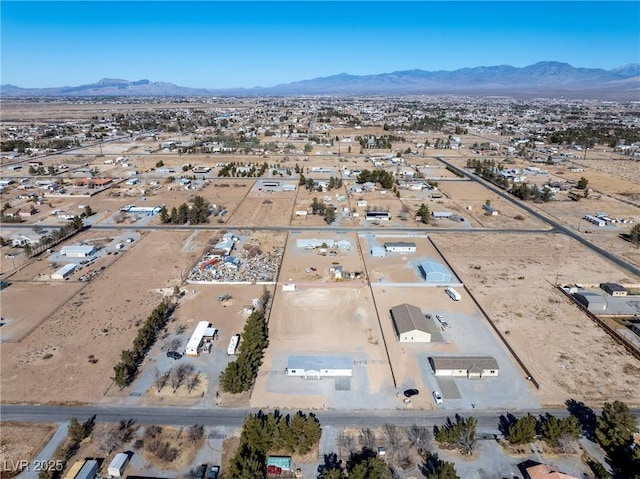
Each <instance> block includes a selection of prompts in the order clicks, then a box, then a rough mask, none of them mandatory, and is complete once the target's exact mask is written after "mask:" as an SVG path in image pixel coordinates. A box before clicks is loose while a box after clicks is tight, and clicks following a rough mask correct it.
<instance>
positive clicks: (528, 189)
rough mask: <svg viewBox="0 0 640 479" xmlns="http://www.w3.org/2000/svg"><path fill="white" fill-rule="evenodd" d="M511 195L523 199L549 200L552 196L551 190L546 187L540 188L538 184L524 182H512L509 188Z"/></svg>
mask: <svg viewBox="0 0 640 479" xmlns="http://www.w3.org/2000/svg"><path fill="white" fill-rule="evenodd" d="M509 193H511V194H512V195H513V196H515V197H517V198H520V199H521V200H523V201H529V200H532V201H544V202H545V203H546V202H547V201H550V200H551V198H552V193H551V190H550V189H549V188H548V187H546V186H545V187H543V188H542V189H541V188H540V187H539V186H538V185H531V186H529V185H527V184H526V183H519V184H514V185H513V186H512V187H511V189H510V190H509Z"/></svg>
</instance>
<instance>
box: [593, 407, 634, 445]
mask: <svg viewBox="0 0 640 479" xmlns="http://www.w3.org/2000/svg"><path fill="white" fill-rule="evenodd" d="M637 431H638V424H637V421H636V418H635V416H634V415H633V414H632V413H631V411H629V407H628V406H627V405H626V404H625V403H623V402H621V401H614V402H613V403H608V402H606V403H604V407H603V408H602V414H601V415H600V416H598V418H597V419H596V431H595V434H596V440H597V441H598V443H599V444H600V445H601V446H602V447H603V448H604V449H605V450H609V451H610V450H613V449H616V448H620V447H623V446H626V445H628V444H631V441H632V438H633V433H634V432H637Z"/></svg>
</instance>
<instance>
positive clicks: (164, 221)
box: [160, 205, 171, 224]
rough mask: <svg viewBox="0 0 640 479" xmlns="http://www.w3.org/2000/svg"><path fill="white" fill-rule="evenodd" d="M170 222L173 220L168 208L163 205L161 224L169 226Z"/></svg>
mask: <svg viewBox="0 0 640 479" xmlns="http://www.w3.org/2000/svg"><path fill="white" fill-rule="evenodd" d="M170 221H171V218H170V217H169V212H168V211H167V207H166V206H165V205H162V208H160V223H162V224H167V223H169V222H170Z"/></svg>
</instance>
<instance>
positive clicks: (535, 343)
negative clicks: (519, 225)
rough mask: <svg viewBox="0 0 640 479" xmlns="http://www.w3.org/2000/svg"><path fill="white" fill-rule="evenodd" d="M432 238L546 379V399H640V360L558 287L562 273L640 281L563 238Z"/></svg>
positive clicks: (576, 278)
mask: <svg viewBox="0 0 640 479" xmlns="http://www.w3.org/2000/svg"><path fill="white" fill-rule="evenodd" d="M432 239H433V240H434V242H435V243H436V244H437V245H438V246H439V247H440V248H441V250H442V251H443V253H444V254H445V255H446V256H447V258H448V259H449V261H451V262H452V263H453V264H454V265H455V267H456V271H457V272H458V274H459V275H460V277H461V279H462V280H463V281H464V283H465V285H466V286H467V288H469V289H470V290H471V292H472V293H473V294H474V295H475V297H476V298H477V299H478V301H479V302H480V304H481V305H482V307H483V308H484V309H485V310H486V311H487V313H488V314H489V316H490V317H491V318H492V319H493V320H494V322H495V323H496V324H497V326H498V328H499V329H500V331H501V332H502V334H503V335H505V337H506V338H507V340H508V342H509V343H510V344H511V346H513V348H515V350H516V351H517V354H518V355H519V356H520V358H521V359H522V360H523V362H524V363H525V365H526V366H527V368H529V369H530V371H531V372H532V375H533V376H534V377H535V379H536V380H537V381H538V382H539V383H540V384H541V388H540V390H539V391H537V393H536V395H537V397H538V399H539V401H540V402H541V403H542V404H544V405H561V404H563V402H564V401H565V400H567V399H569V398H575V399H577V400H582V401H586V402H588V403H591V404H596V405H598V404H600V403H601V402H602V401H611V400H615V399H617V400H621V401H626V402H628V403H630V404H637V403H638V398H639V397H640V386H639V385H640V381H639V378H640V367H638V362H637V360H636V359H635V358H634V357H633V356H631V355H630V354H629V353H627V352H626V351H625V350H624V349H623V348H622V347H621V346H619V345H618V344H617V343H616V342H614V340H613V339H611V338H610V337H609V336H608V335H607V334H606V333H605V332H604V331H602V330H601V329H600V328H599V327H598V326H596V325H595V324H594V323H593V322H592V321H591V320H590V319H589V318H587V317H586V316H585V315H584V314H583V313H582V312H581V311H580V310H578V308H577V307H576V306H575V305H574V304H573V303H572V302H570V301H569V300H568V299H566V298H565V297H564V295H562V294H561V293H560V292H558V291H556V290H555V289H554V288H553V286H552V285H553V284H554V283H555V280H556V275H557V276H558V282H559V283H562V284H568V283H572V282H579V283H582V282H584V283H595V284H598V283H601V282H605V281H614V282H630V283H635V282H637V279H633V278H630V277H629V275H628V274H626V273H625V272H623V271H620V270H618V269H617V268H615V267H614V266H612V265H611V264H610V263H608V262H606V261H605V260H603V259H601V258H599V257H598V256H596V255H594V254H592V253H591V252H589V251H588V250H586V249H585V248H583V247H582V246H580V245H579V244H578V243H576V242H575V241H572V240H570V239H568V238H566V237H564V236H561V235H551V234H541V235H509V234H501V235H496V234H467V235H464V234H448V235H447V236H446V238H445V237H444V236H442V237H440V236H439V235H437V234H433V235H432Z"/></svg>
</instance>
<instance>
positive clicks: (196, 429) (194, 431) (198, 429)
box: [187, 424, 204, 442]
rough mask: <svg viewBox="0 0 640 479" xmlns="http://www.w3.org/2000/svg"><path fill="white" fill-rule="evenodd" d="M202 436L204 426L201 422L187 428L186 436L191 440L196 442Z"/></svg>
mask: <svg viewBox="0 0 640 479" xmlns="http://www.w3.org/2000/svg"><path fill="white" fill-rule="evenodd" d="M202 436H204V426H203V425H202V424H194V425H193V426H190V427H189V429H187V437H188V438H189V441H191V442H196V441H197V440H198V439H200V438H201V437H202Z"/></svg>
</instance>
